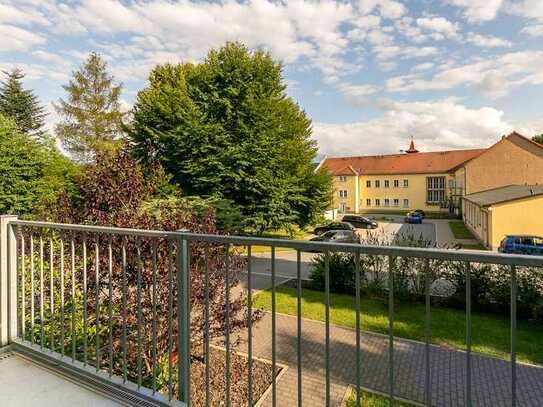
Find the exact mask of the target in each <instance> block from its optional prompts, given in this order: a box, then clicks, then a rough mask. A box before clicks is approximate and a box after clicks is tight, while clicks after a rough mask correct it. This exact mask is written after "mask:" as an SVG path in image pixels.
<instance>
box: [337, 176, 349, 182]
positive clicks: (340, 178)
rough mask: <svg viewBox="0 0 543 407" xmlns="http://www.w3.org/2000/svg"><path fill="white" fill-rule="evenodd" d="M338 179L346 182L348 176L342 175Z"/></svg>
mask: <svg viewBox="0 0 543 407" xmlns="http://www.w3.org/2000/svg"><path fill="white" fill-rule="evenodd" d="M338 179H339V181H340V182H345V181H347V176H346V175H340V176H339V177H338Z"/></svg>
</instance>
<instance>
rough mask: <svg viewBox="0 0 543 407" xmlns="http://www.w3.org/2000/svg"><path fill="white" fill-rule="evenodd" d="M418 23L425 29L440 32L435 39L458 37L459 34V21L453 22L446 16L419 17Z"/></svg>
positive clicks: (435, 32)
mask: <svg viewBox="0 0 543 407" xmlns="http://www.w3.org/2000/svg"><path fill="white" fill-rule="evenodd" d="M416 21H417V25H418V26H419V27H421V28H423V29H425V30H428V31H431V32H433V33H434V34H438V35H439V36H438V37H434V39H443V38H456V37H457V36H458V29H459V28H460V26H459V24H458V23H452V22H450V21H449V20H447V19H446V18H444V17H421V18H417V20H416Z"/></svg>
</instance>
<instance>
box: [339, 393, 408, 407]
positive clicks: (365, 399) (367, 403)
mask: <svg viewBox="0 0 543 407" xmlns="http://www.w3.org/2000/svg"><path fill="white" fill-rule="evenodd" d="M361 393H362V394H361V403H360V404H361V406H362V407H388V406H390V403H389V400H388V397H384V396H380V395H378V394H373V393H369V392H367V391H362V392H361ZM394 405H395V406H397V407H412V406H413V404H407V403H403V402H401V401H396V402H395V403H394ZM345 406H346V407H356V390H353V391H352V392H351V395H350V396H349V398H348V399H347V402H346V403H345Z"/></svg>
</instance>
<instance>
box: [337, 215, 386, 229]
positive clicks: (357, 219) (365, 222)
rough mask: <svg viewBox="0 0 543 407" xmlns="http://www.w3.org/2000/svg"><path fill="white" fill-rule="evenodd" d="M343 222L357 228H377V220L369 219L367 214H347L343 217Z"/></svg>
mask: <svg viewBox="0 0 543 407" xmlns="http://www.w3.org/2000/svg"><path fill="white" fill-rule="evenodd" d="M341 220H342V221H343V222H348V223H350V224H351V225H353V226H354V227H355V228H360V229H377V226H378V225H377V222H375V221H374V220H371V219H368V218H366V217H365V216H360V215H345V216H344V217H343V219H341Z"/></svg>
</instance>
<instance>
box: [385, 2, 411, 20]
mask: <svg viewBox="0 0 543 407" xmlns="http://www.w3.org/2000/svg"><path fill="white" fill-rule="evenodd" d="M379 11H380V13H381V15H382V16H383V17H384V18H388V19H397V18H400V17H402V16H403V15H404V14H406V13H407V9H406V7H405V6H404V5H403V4H402V3H400V2H398V1H394V0H380V1H379Z"/></svg>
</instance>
